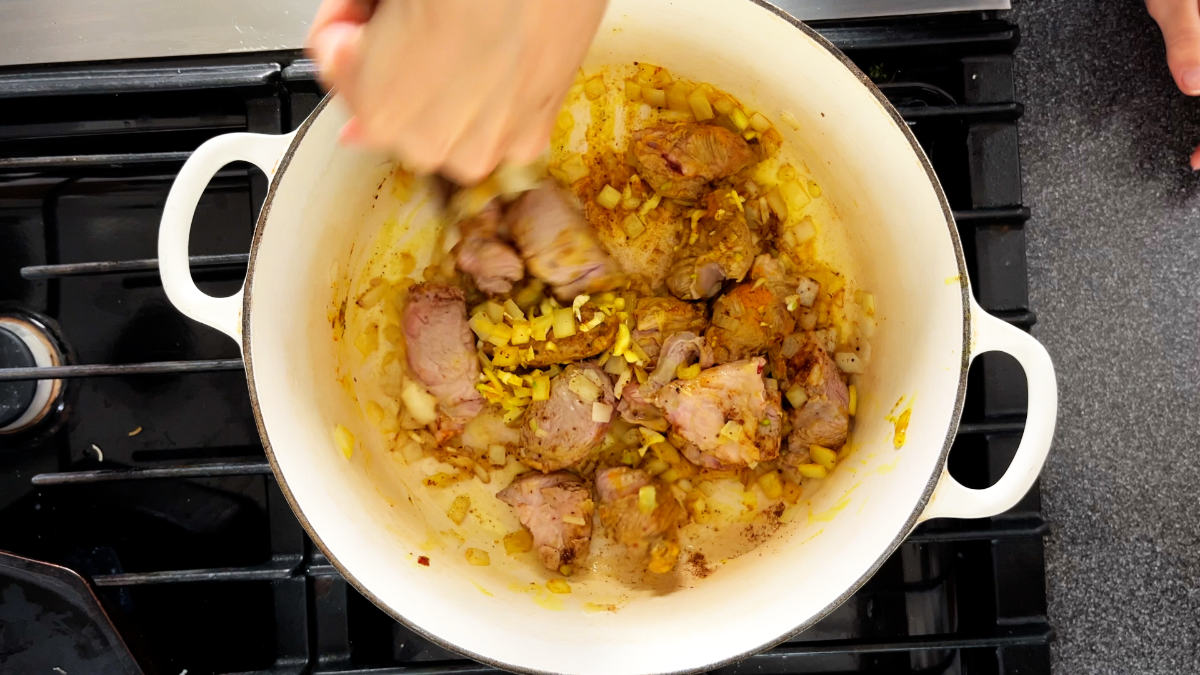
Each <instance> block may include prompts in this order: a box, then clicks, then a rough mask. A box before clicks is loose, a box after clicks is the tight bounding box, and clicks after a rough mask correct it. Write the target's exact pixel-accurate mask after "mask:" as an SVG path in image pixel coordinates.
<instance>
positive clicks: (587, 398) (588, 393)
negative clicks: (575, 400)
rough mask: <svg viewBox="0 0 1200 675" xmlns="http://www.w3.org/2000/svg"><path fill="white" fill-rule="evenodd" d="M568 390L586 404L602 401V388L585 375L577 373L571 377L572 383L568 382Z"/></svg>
mask: <svg viewBox="0 0 1200 675" xmlns="http://www.w3.org/2000/svg"><path fill="white" fill-rule="evenodd" d="M567 388H569V389H570V390H571V391H573V392H575V394H576V395H578V396H579V398H581V399H583V401H584V402H585V403H593V402H595V401H598V400H600V386H599V385H598V384H596V383H595V382H592V379H591V378H590V377H588V376H587V375H585V374H583V373H579V372H577V373H575V375H574V376H572V377H571V381H570V382H567Z"/></svg>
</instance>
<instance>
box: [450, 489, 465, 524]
mask: <svg viewBox="0 0 1200 675" xmlns="http://www.w3.org/2000/svg"><path fill="white" fill-rule="evenodd" d="M470 508H471V498H470V497H469V496H467V495H459V496H457V497H455V498H454V501H453V502H451V503H450V508H448V509H446V515H447V516H448V517H449V518H450V520H452V521H454V524H455V525H462V522H463V521H464V520H466V519H467V511H468V510H470Z"/></svg>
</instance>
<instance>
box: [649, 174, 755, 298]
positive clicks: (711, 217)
mask: <svg viewBox="0 0 1200 675" xmlns="http://www.w3.org/2000/svg"><path fill="white" fill-rule="evenodd" d="M705 204H706V206H707V209H706V210H705V213H704V215H703V216H701V217H700V219H699V220H698V221H697V222H696V224H695V226H694V231H693V233H692V234H691V235H689V239H688V244H687V245H686V246H684V248H683V250H682V251H680V252H679V255H678V256H676V258H675V262H673V263H672V264H671V270H670V272H669V273H668V274H667V288H668V289H669V290H670V291H671V294H672V295H674V296H675V297H677V298H680V299H681V300H703V299H705V298H711V297H712V296H714V295H716V294H717V293H719V292H720V290H721V285H722V284H723V283H724V282H725V281H726V280H732V281H741V280H742V279H743V278H744V277H745V276H746V273H747V272H749V271H750V267H751V265H753V263H754V257H755V256H756V255H758V249H759V237H758V235H757V234H755V233H754V232H753V231H752V230H751V229H750V225H749V224H748V223H747V222H746V214H745V211H744V210H743V209H742V207H741V204H740V203H739V202H738V198H737V197H736V196H735V194H734V192H733V190H719V191H716V192H712V193H710V194H709V195H708V197H707V198H705Z"/></svg>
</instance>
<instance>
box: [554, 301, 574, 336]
mask: <svg viewBox="0 0 1200 675" xmlns="http://www.w3.org/2000/svg"><path fill="white" fill-rule="evenodd" d="M574 334H575V314H574V313H573V312H571V308H570V307H559V308H558V309H555V310H554V337H555V339H558V340H562V339H564V338H569V337H571V336H572V335H574Z"/></svg>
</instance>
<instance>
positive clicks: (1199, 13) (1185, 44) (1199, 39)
mask: <svg viewBox="0 0 1200 675" xmlns="http://www.w3.org/2000/svg"><path fill="white" fill-rule="evenodd" d="M1146 4H1147V7H1148V8H1149V10H1150V16H1152V17H1153V18H1154V20H1155V21H1156V22H1158V27H1159V29H1160V30H1161V31H1162V35H1163V42H1165V43H1166V46H1167V65H1168V66H1169V67H1170V68H1171V76H1172V77H1174V78H1175V85H1176V86H1178V87H1179V90H1180V91H1182V92H1183V93H1185V94H1187V95H1188V96H1197V95H1200V0H1150V1H1149V2H1147V3H1146Z"/></svg>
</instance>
